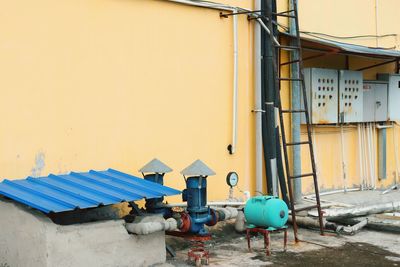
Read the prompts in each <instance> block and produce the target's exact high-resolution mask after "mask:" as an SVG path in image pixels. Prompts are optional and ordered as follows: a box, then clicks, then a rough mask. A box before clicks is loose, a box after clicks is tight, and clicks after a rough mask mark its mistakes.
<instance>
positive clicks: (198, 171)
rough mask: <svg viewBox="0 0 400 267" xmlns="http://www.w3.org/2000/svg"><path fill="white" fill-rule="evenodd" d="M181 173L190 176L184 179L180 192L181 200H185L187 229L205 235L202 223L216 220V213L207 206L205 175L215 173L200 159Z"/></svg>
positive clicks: (210, 222)
mask: <svg viewBox="0 0 400 267" xmlns="http://www.w3.org/2000/svg"><path fill="white" fill-rule="evenodd" d="M181 174H182V175H183V176H184V177H185V176H190V177H188V178H187V179H186V178H185V181H186V189H185V190H183V192H182V200H183V201H187V212H188V215H189V216H188V217H189V220H190V223H189V224H190V226H189V225H188V226H189V227H188V231H189V232H190V233H193V234H199V235H206V234H208V232H207V230H206V229H205V228H204V224H208V225H212V224H213V223H215V222H216V220H217V218H216V214H215V212H214V211H213V210H211V209H210V208H209V207H207V177H208V176H210V175H215V172H214V171H213V170H211V169H210V168H209V167H208V166H207V165H205V164H204V163H203V162H202V161H200V160H197V161H195V162H193V163H192V164H191V165H190V166H189V167H187V168H186V169H184V170H183V171H182V172H181Z"/></svg>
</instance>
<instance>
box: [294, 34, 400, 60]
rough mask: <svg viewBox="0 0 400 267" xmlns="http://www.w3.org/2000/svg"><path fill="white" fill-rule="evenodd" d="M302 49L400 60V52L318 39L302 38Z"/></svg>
mask: <svg viewBox="0 0 400 267" xmlns="http://www.w3.org/2000/svg"><path fill="white" fill-rule="evenodd" d="M301 41H302V47H303V48H304V49H310V50H318V51H320V52H331V51H332V52H337V53H342V54H350V55H351V54H352V55H358V56H367V57H374V58H400V51H397V50H391V49H384V48H375V47H367V46H362V45H355V44H348V43H342V42H338V41H333V40H328V39H325V38H324V39H317V38H308V37H304V36H302V37H301Z"/></svg>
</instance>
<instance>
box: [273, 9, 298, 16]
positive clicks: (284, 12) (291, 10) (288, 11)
mask: <svg viewBox="0 0 400 267" xmlns="http://www.w3.org/2000/svg"><path fill="white" fill-rule="evenodd" d="M293 11H295V10H294V9H290V10H286V11H282V12H279V13H276V12H273V13H272V14H274V15H282V14H287V13H290V12H293Z"/></svg>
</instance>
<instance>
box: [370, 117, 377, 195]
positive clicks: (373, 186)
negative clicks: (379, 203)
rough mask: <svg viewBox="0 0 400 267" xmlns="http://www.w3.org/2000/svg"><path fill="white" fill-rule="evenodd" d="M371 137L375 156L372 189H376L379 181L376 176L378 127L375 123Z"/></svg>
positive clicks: (372, 125)
mask: <svg viewBox="0 0 400 267" xmlns="http://www.w3.org/2000/svg"><path fill="white" fill-rule="evenodd" d="M371 135H372V152H373V153H372V156H373V164H374V165H373V167H374V176H373V177H374V179H373V183H372V189H376V180H377V174H376V162H377V151H376V143H377V140H376V127H375V122H374V123H371Z"/></svg>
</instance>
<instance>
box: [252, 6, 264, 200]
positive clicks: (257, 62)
mask: <svg viewBox="0 0 400 267" xmlns="http://www.w3.org/2000/svg"><path fill="white" fill-rule="evenodd" d="M254 9H255V10H260V9H261V0H254ZM254 86H255V92H254V103H255V108H254V113H255V116H256V129H255V130H256V136H255V138H256V191H257V194H259V193H262V192H263V186H262V184H263V183H262V179H263V177H262V160H263V151H262V150H263V147H262V145H263V140H262V120H261V119H262V112H263V109H262V104H261V27H260V24H259V23H254Z"/></svg>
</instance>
